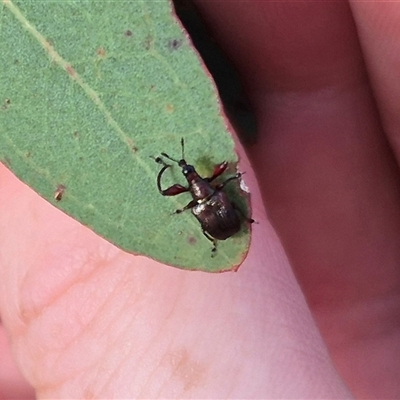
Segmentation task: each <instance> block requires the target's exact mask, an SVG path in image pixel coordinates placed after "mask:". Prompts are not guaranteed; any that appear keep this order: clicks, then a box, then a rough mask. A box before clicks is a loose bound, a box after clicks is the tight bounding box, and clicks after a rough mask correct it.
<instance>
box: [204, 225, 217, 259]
mask: <svg viewBox="0 0 400 400" xmlns="http://www.w3.org/2000/svg"><path fill="white" fill-rule="evenodd" d="M201 231H202V232H203V235H204V236H205V237H206V238H207V239H208V240H209V241H210V242H212V244H213V248H212V249H211V257H215V255H216V254H217V240H216V239H214V238H213V237H212V236H210V234H208V233H207V232H206V231H205V230H204V229H203V228H201Z"/></svg>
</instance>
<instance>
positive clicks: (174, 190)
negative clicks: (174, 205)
mask: <svg viewBox="0 0 400 400" xmlns="http://www.w3.org/2000/svg"><path fill="white" fill-rule="evenodd" d="M161 171H162V170H161ZM160 179H161V178H160ZM157 186H158V190H159V192H160V193H161V194H162V195H163V196H176V195H177V194H181V193H185V192H188V191H189V188H185V187H184V186H182V185H180V184H179V183H175V185H172V186H170V187H169V188H167V189H164V190H161V187H160V185H159V179H158V178H157Z"/></svg>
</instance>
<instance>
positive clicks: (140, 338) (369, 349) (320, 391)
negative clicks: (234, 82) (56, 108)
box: [0, 1, 400, 398]
mask: <svg viewBox="0 0 400 400" xmlns="http://www.w3.org/2000/svg"><path fill="white" fill-rule="evenodd" d="M197 4H198V6H199V7H200V9H201V11H202V13H203V15H204V17H205V18H206V19H207V21H208V23H209V24H210V27H211V28H212V29H213V30H214V32H215V37H216V38H218V39H219V40H220V42H221V44H222V45H223V47H224V49H225V50H226V51H227V53H228V54H229V55H230V56H231V58H232V60H233V61H234V62H235V64H236V65H237V67H238V69H239V71H240V73H241V76H242V79H243V82H244V83H245V84H246V89H247V92H248V95H249V97H250V99H251V101H252V103H253V105H254V107H255V110H256V115H257V117H258V122H259V136H258V142H257V144H256V145H255V146H252V147H251V148H248V149H246V150H247V155H248V156H249V158H250V160H251V162H252V165H253V167H254V171H255V174H256V177H255V175H254V174H253V172H252V170H251V167H250V165H249V164H248V163H247V161H246V155H245V154H244V152H243V151H242V150H240V155H241V157H242V159H243V163H242V164H241V169H242V170H246V175H245V180H246V184H247V185H248V186H249V187H250V190H251V192H252V204H253V217H254V218H255V219H256V220H257V221H258V224H257V225H254V226H253V239H252V245H251V249H250V253H249V256H248V258H247V259H246V261H245V262H244V264H243V265H242V266H241V268H240V269H239V271H238V272H236V273H224V274H205V273H200V272H185V271H180V270H177V269H174V268H171V267H167V266H164V265H161V264H159V263H157V262H154V261H151V260H148V259H146V258H143V257H136V256H133V255H129V254H126V253H124V252H122V251H121V250H118V249H117V248H115V247H114V246H112V245H111V244H109V243H108V242H106V241H105V240H103V239H101V238H99V237H98V236H96V235H95V234H94V233H93V232H91V231H89V230H88V229H87V228H85V227H83V226H82V225H80V224H79V223H77V222H75V221H74V220H72V219H71V218H69V217H67V216H66V215H64V214H63V213H62V212H60V211H58V210H56V209H55V208H53V207H52V206H51V205H49V204H48V203H46V202H45V201H44V200H43V199H41V198H40V197H39V196H38V195H36V194H35V193H34V192H33V191H31V190H30V189H29V188H27V187H26V186H25V185H24V184H22V183H21V182H19V181H18V180H17V179H16V178H15V177H13V175H12V174H11V173H10V172H9V171H8V170H6V169H5V168H4V167H2V168H0V243H1V245H0V276H1V277H2V278H1V281H0V312H1V317H2V322H3V324H4V327H5V329H6V331H7V334H8V337H9V339H10V342H11V345H12V350H13V355H14V359H15V360H16V363H17V365H18V367H19V368H20V370H21V371H22V372H23V374H24V376H25V378H26V379H27V380H29V382H30V383H31V384H32V385H33V387H34V388H35V389H36V394H37V396H38V398H89V397H90V398H160V397H162V398H166V397H173V398H349V397H351V394H350V392H349V391H348V389H347V388H346V385H347V386H348V387H349V388H350V389H351V391H352V392H353V393H354V394H355V395H356V396H357V397H363V398H366V397H369V398H398V397H399V396H400V382H399V380H398V377H397V371H398V370H399V362H400V361H399V360H400V357H399V343H400V340H399V337H398V336H399V329H398V309H399V296H398V293H399V289H398V287H399V272H398V270H399V268H398V264H399V262H398V260H400V243H399V240H400V211H399V210H400V185H399V174H398V170H397V165H396V159H397V158H398V155H399V151H400V149H399V146H400V145H399V143H400V140H399V138H398V136H399V129H398V127H399V126H400V124H399V121H398V118H399V117H398V116H399V115H400V113H399V112H396V111H398V107H399V106H398V104H400V99H399V93H400V89H399V87H398V85H399V82H400V80H399V79H397V78H396V77H397V76H398V65H400V63H399V59H398V58H397V59H396V56H397V57H399V55H400V51H398V49H396V46H397V43H400V37H399V36H400V28H398V27H399V26H400V23H399V19H400V18H399V15H400V7H398V6H396V4H395V3H385V4H382V3H379V4H378V3H354V4H350V5H349V4H347V3H345V2H341V3H339V2H327V3H301V4H296V3H288V2H282V3H279V2H271V3H269V2H256V1H254V2H228V1H227V2H222V1H221V2H219V1H218V2H217V1H214V2H206V1H197ZM353 18H354V20H353ZM361 50H362V52H361ZM395 78H396V79H395ZM256 178H257V181H258V185H259V188H260V190H261V193H260V192H259V191H258V188H257V182H256ZM264 206H265V209H266V214H267V216H268V219H267V218H266V214H265V212H264ZM278 238H279V239H278ZM288 259H289V260H290V263H289V262H288ZM293 272H294V274H293ZM294 276H296V278H297V281H296V279H295V278H294ZM298 283H299V284H298ZM305 299H306V300H307V303H306V300H305ZM313 317H314V319H313ZM314 321H315V322H316V323H317V326H318V328H317V326H316V325H315V322H314ZM321 337H322V338H323V339H324V340H325V342H324V341H323V340H322V338H321ZM325 343H326V345H325ZM0 344H2V346H3V347H5V346H7V342H6V341H4V340H3V341H0ZM1 354H4V353H3V349H1ZM6 361H7V362H8V363H9V364H10V367H9V369H7V368H3V369H2V370H1V371H0V373H1V374H2V375H4V371H6V370H7V371H8V373H9V376H10V375H11V374H14V377H15V378H14V380H13V379H11V378H10V379H9V381H11V382H15V384H14V386H13V385H9V387H7V388H5V389H3V393H1V394H2V395H3V398H11V397H12V396H13V397H14V398H16V397H19V398H21V396H17V393H19V392H17V391H18V390H19V391H23V390H29V389H26V386H24V384H23V380H22V377H20V376H19V375H18V374H17V372H16V370H14V369H13V366H12V365H11V363H12V360H11V357H10V358H7V360H6ZM334 366H335V367H336V368H337V371H338V372H336V370H335V368H334ZM10 371H11V372H10ZM13 371H14V372H13ZM2 378H3V376H0V382H2ZM24 393H26V397H28V396H29V392H24Z"/></svg>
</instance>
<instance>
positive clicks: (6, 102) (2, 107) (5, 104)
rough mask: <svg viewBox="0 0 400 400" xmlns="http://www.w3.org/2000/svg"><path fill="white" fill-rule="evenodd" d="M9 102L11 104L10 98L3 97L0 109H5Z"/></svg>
mask: <svg viewBox="0 0 400 400" xmlns="http://www.w3.org/2000/svg"><path fill="white" fill-rule="evenodd" d="M10 104H11V100H10V99H5V100H4V103H3V105H2V106H1V109H2V110H7V109H8V107H9V106H10Z"/></svg>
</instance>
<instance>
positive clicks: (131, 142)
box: [127, 139, 138, 153]
mask: <svg viewBox="0 0 400 400" xmlns="http://www.w3.org/2000/svg"><path fill="white" fill-rule="evenodd" d="M127 142H128V146H129V148H130V149H131V150H132V151H133V152H134V153H137V151H138V148H137V147H136V146H135V145H134V144H133V140H132V139H127Z"/></svg>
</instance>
